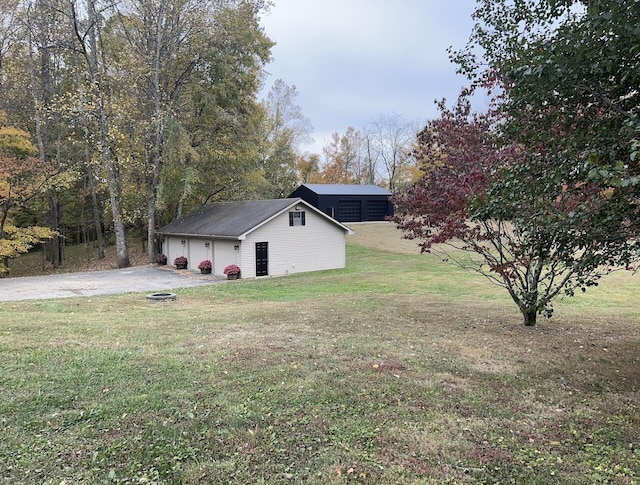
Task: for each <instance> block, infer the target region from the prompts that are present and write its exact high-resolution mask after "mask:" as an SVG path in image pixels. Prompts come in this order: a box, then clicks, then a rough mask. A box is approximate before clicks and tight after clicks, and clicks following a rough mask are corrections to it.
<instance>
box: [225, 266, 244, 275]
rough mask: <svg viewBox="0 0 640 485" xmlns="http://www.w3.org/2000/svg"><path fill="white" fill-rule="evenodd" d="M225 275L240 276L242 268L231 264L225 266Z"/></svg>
mask: <svg viewBox="0 0 640 485" xmlns="http://www.w3.org/2000/svg"><path fill="white" fill-rule="evenodd" d="M223 273H224V274H226V275H230V274H239V273H240V267H239V266H238V265H235V264H230V265H228V266H225V268H224V271H223Z"/></svg>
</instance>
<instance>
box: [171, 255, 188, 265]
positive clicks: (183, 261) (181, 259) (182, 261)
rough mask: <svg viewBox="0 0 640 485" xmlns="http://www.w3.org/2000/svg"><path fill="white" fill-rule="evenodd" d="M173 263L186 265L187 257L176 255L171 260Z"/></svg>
mask: <svg viewBox="0 0 640 485" xmlns="http://www.w3.org/2000/svg"><path fill="white" fill-rule="evenodd" d="M173 265H174V266H186V265H187V258H185V257H184V256H178V257H177V258H176V259H174V260H173Z"/></svg>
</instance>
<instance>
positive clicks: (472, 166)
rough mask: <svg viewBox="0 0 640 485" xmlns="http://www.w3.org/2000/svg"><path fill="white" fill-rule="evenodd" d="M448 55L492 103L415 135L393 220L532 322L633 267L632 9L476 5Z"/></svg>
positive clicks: (637, 171)
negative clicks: (413, 159) (446, 249)
mask: <svg viewBox="0 0 640 485" xmlns="http://www.w3.org/2000/svg"><path fill="white" fill-rule="evenodd" d="M474 16H475V18H476V21H477V23H476V26H475V29H474V31H473V33H472V35H471V37H470V41H469V44H468V45H467V47H466V48H465V49H463V50H461V51H458V52H454V53H453V58H454V60H455V61H456V62H458V64H459V66H460V69H461V71H462V72H464V73H466V74H467V75H468V77H469V79H470V80H471V81H472V83H473V84H474V85H475V86H478V87H484V88H487V89H489V90H490V91H491V92H492V93H493V94H494V97H495V98H494V99H495V101H496V102H495V106H492V108H491V109H490V110H489V112H488V113H486V114H483V115H476V116H473V115H472V114H471V112H470V108H469V106H470V105H469V100H468V99H467V98H466V97H465V96H463V97H462V98H461V100H459V102H458V104H457V105H456V107H455V108H454V109H453V110H449V109H447V108H446V107H445V106H444V104H441V106H440V108H441V113H442V114H441V117H440V119H438V120H434V121H433V122H431V123H430V124H429V125H427V127H426V128H425V130H423V132H422V133H421V134H420V136H419V138H418V154H419V156H420V157H421V158H420V163H421V168H422V171H423V177H422V179H421V180H420V181H419V182H418V183H417V184H415V185H414V186H411V187H410V188H409V189H408V190H406V191H404V192H400V193H399V194H398V195H397V197H396V202H397V203H398V205H399V212H398V216H397V218H396V221H397V222H398V224H399V227H400V228H401V229H403V230H404V231H405V234H406V235H407V236H409V237H417V238H420V239H421V240H422V241H423V248H424V249H425V250H430V249H432V248H435V247H436V245H437V244H441V243H445V244H451V245H453V246H455V247H456V248H458V249H462V250H466V251H468V252H471V254H475V255H476V256H477V257H476V258H475V259H474V258H471V259H464V258H462V259H461V258H460V253H457V252H453V253H450V256H451V257H454V258H458V262H459V263H461V264H463V265H465V266H467V267H472V268H474V269H476V270H479V271H481V272H482V273H483V274H485V275H486V276H488V277H490V278H491V279H493V280H494V281H495V282H497V283H498V284H501V285H503V286H505V287H506V288H507V290H508V291H509V293H510V294H511V296H512V298H513V300H514V301H515V302H516V304H517V305H518V307H519V308H520V310H521V312H522V314H523V316H524V322H525V324H527V325H534V324H535V323H536V315H537V314H539V313H543V314H545V315H547V316H550V315H551V311H552V305H551V304H552V301H553V299H554V298H556V297H557V296H558V295H561V294H568V295H571V294H573V292H574V291H575V290H576V289H577V288H580V289H582V290H585V289H586V288H587V287H588V286H591V285H595V284H597V283H598V279H599V278H600V277H601V276H602V275H603V274H605V273H607V272H609V271H612V270H614V269H618V268H632V267H634V265H635V264H637V263H638V261H639V260H640V242H639V238H638V236H639V234H640V159H639V158H638V153H637V152H638V146H640V145H639V142H638V140H639V135H640V130H639V129H640V125H639V122H638V109H639V108H640V103H639V100H640V92H639V91H638V85H639V84H638V75H639V74H638V73H640V55H638V54H639V53H640V28H638V25H640V4H638V3H637V2H625V1H619V0H594V1H589V2H577V1H568V0H566V1H557V2H547V1H543V0H540V1H534V0H532V1H528V2H514V1H510V0H499V1H493V0H482V1H479V5H478V7H477V9H476V11H475V14H474Z"/></svg>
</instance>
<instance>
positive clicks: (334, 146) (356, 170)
mask: <svg viewBox="0 0 640 485" xmlns="http://www.w3.org/2000/svg"><path fill="white" fill-rule="evenodd" d="M364 143H365V138H364V136H363V135H362V132H361V131H359V130H356V129H355V128H353V127H352V126H350V127H348V128H347V130H346V131H345V132H344V134H342V135H340V134H339V133H333V134H332V135H331V140H330V141H329V143H327V145H326V146H325V147H324V148H323V152H324V156H325V163H324V166H323V167H322V171H321V172H320V174H319V179H320V180H319V181H320V182H322V183H329V184H357V183H364V182H365V180H368V179H369V175H368V174H367V173H366V169H367V164H366V163H365V162H364V146H365V145H364Z"/></svg>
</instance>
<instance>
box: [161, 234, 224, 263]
mask: <svg viewBox="0 0 640 485" xmlns="http://www.w3.org/2000/svg"><path fill="white" fill-rule="evenodd" d="M182 241H184V244H182ZM207 243H209V247H207ZM162 253H163V254H164V255H166V256H167V264H168V265H170V266H173V260H174V259H176V258H177V257H178V256H184V257H186V258H187V261H188V266H187V268H188V269H191V270H196V269H198V264H200V261H203V260H205V259H210V260H211V259H212V256H213V241H212V240H211V239H206V238H191V239H189V238H182V237H176V236H167V237H166V238H165V240H164V242H163V243H162Z"/></svg>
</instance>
